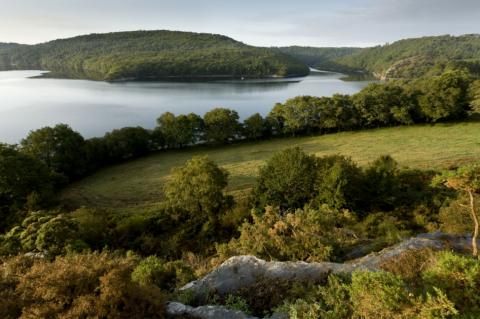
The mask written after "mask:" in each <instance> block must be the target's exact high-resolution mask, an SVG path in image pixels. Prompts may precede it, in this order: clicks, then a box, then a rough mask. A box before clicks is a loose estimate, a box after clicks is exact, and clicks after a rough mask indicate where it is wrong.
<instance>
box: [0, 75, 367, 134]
mask: <svg viewBox="0 0 480 319" xmlns="http://www.w3.org/2000/svg"><path fill="white" fill-rule="evenodd" d="M41 73H42V72H40V71H8V72H0V142H6V143H17V142H19V141H20V140H21V138H23V137H25V136H26V135H27V134H28V132H29V131H30V130H32V129H37V128H40V127H44V126H51V125H55V124H57V123H66V124H69V125H70V126H71V127H72V128H73V129H75V130H77V131H79V132H80V133H82V134H83V135H84V136H85V137H87V138H88V137H93V136H102V135H103V134H104V133H105V132H107V131H110V130H112V129H115V128H121V127H125V126H138V125H140V126H143V127H145V128H153V127H154V126H155V120H156V118H157V117H158V116H159V115H160V114H162V113H163V112H166V111H170V112H173V113H175V114H186V113H190V112H194V113H197V114H199V115H203V114H204V113H205V112H207V111H208V110H210V109H212V108H214V107H227V108H231V109H235V110H236V111H237V112H238V113H239V115H240V116H241V118H245V117H247V116H249V115H251V114H253V113H255V112H259V113H261V114H262V115H266V114H267V113H268V112H269V111H270V110H271V108H272V107H273V106H274V105H275V103H277V102H284V101H285V100H287V99H289V98H292V97H295V96H298V95H314V96H331V95H332V94H334V93H342V94H352V93H355V92H358V91H359V90H361V89H362V88H363V87H365V86H366V85H367V84H368V83H369V82H366V81H348V82H347V81H342V80H340V78H341V75H340V74H332V73H323V72H313V73H312V74H311V75H309V76H307V77H302V78H290V79H275V80H261V81H253V80H251V81H250V80H248V81H224V82H203V83H177V82H127V83H107V82H96V81H83V80H63V79H47V78H36V79H32V78H30V77H32V76H38V75H40V74H41Z"/></svg>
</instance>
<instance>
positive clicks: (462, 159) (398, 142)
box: [62, 121, 480, 211]
mask: <svg viewBox="0 0 480 319" xmlns="http://www.w3.org/2000/svg"><path fill="white" fill-rule="evenodd" d="M292 146H299V147H301V148H302V149H304V150H305V151H306V152H308V153H311V154H315V155H317V156H322V155H330V154H342V155H347V156H351V157H352V158H353V159H354V160H355V161H356V162H357V163H359V164H360V165H365V164H367V163H368V162H370V161H372V160H374V159H375V158H377V157H378V156H380V155H383V154H390V155H392V156H393V157H394V158H395V159H396V160H397V161H398V162H399V163H400V165H402V166H408V167H412V168H422V169H442V168H447V167H449V166H452V165H458V164H462V163H468V162H473V161H479V160H480V122H478V121H476V122H464V123H455V124H438V125H434V126H428V125H423V126H409V127H396V128H385V129H377V130H369V131H361V132H344V133H338V134H330V135H323V136H315V137H300V138H284V139H274V140H269V141H262V142H257V143H244V144H238V145H230V146H223V147H216V148H213V147H196V148H191V149H186V150H178V151H168V152H159V153H156V154H152V155H150V156H147V157H144V158H141V159H137V160H134V161H130V162H127V163H123V164H120V165H116V166H112V167H108V168H106V169H103V170H101V171H99V172H97V173H96V174H94V175H92V176H89V177H87V178H85V179H83V180H81V181H79V182H77V183H75V184H73V185H71V186H70V187H68V188H67V189H66V190H65V191H64V192H63V194H62V200H63V202H64V203H65V204H67V205H68V206H88V207H98V208H112V209H114V210H116V209H120V208H121V209H122V210H125V211H137V210H139V209H142V210H143V209H148V208H151V207H154V206H156V204H158V203H159V202H160V201H161V199H162V187H163V184H164V183H165V181H166V180H167V179H168V178H169V174H170V171H171V169H172V168H173V167H176V166H179V165H182V164H183V163H185V161H187V160H188V159H190V158H191V157H192V156H195V155H207V156H208V157H209V158H210V159H212V160H214V161H215V162H217V163H218V164H219V165H221V166H222V167H224V168H225V169H226V170H228V171H229V172H230V181H229V188H228V191H229V192H231V193H233V194H235V195H240V194H242V191H244V190H246V189H248V188H250V187H251V185H252V184H253V183H254V181H255V176H256V174H257V172H258V168H259V166H261V165H262V163H263V162H264V161H265V160H267V159H268V158H270V157H271V156H272V154H273V153H275V152H277V151H279V150H282V149H284V148H287V147H292Z"/></svg>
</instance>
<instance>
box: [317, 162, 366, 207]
mask: <svg viewBox="0 0 480 319" xmlns="http://www.w3.org/2000/svg"><path fill="white" fill-rule="evenodd" d="M362 182H363V172H362V170H361V169H360V168H358V167H357V165H356V164H355V163H354V162H353V161H352V159H351V158H348V157H345V156H340V155H334V156H326V157H321V158H318V159H317V180H316V183H315V193H316V194H315V196H316V197H315V201H316V202H317V203H319V204H327V205H329V206H330V207H333V208H338V209H340V208H349V209H355V208H356V207H357V204H358V200H359V199H361V197H362Z"/></svg>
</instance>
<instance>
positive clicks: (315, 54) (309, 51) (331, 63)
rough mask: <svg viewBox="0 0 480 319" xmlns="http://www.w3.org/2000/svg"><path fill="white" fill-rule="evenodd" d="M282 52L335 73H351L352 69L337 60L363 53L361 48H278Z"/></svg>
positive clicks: (314, 66) (319, 68) (311, 65)
mask: <svg viewBox="0 0 480 319" xmlns="http://www.w3.org/2000/svg"><path fill="white" fill-rule="evenodd" d="M277 49H278V50H279V51H280V52H283V53H285V54H288V55H290V56H292V57H294V58H296V59H298V60H300V61H302V62H303V63H305V64H306V65H308V66H309V67H312V68H315V69H318V70H323V71H333V72H349V71H351V67H349V66H344V65H341V64H339V63H337V62H335V60H336V59H338V58H341V57H344V56H349V55H351V54H354V53H357V52H359V51H361V50H362V49H361V48H351V47H344V48H325V47H322V48H316V47H301V46H290V47H280V48H277Z"/></svg>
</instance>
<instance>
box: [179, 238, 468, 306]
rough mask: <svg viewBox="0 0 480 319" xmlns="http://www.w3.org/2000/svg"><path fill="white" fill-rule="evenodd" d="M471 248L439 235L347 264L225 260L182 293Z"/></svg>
mask: <svg viewBox="0 0 480 319" xmlns="http://www.w3.org/2000/svg"><path fill="white" fill-rule="evenodd" d="M469 246H470V238H469V237H468V236H456V235H448V234H444V233H439V232H437V233H431V234H422V235H419V236H417V237H413V238H409V239H406V240H404V241H402V242H400V243H399V244H397V245H394V246H392V247H389V248H385V249H383V250H382V251H380V252H377V253H372V254H369V255H367V256H364V257H361V258H358V259H355V260H352V261H349V262H346V263H332V262H320V263H306V262H276V261H271V262H268V261H265V260H262V259H259V258H256V257H254V256H236V257H232V258H230V259H228V260H227V261H225V262H224V263H223V264H222V265H220V266H219V267H218V268H217V269H215V270H214V271H212V272H211V273H209V274H207V275H206V276H205V277H203V278H201V279H199V280H196V281H193V282H191V283H189V284H187V285H185V286H184V287H183V288H181V290H192V291H193V292H194V294H195V295H196V297H197V298H202V297H203V296H205V294H206V293H208V292H215V293H218V294H220V295H227V294H230V293H234V292H235V291H237V290H238V289H240V288H242V287H249V286H251V285H253V284H255V283H256V282H257V281H259V280H278V279H281V280H290V279H294V280H310V281H316V280H321V279H322V278H324V277H325V275H326V274H329V273H334V274H339V273H346V274H350V273H352V272H353V271H355V270H357V269H364V270H370V271H378V270H380V265H381V264H382V263H383V262H385V261H387V260H390V259H393V258H396V257H397V256H399V255H400V254H401V253H403V252H405V251H408V250H416V249H423V248H431V249H433V250H444V249H452V250H455V251H468V250H469Z"/></svg>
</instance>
